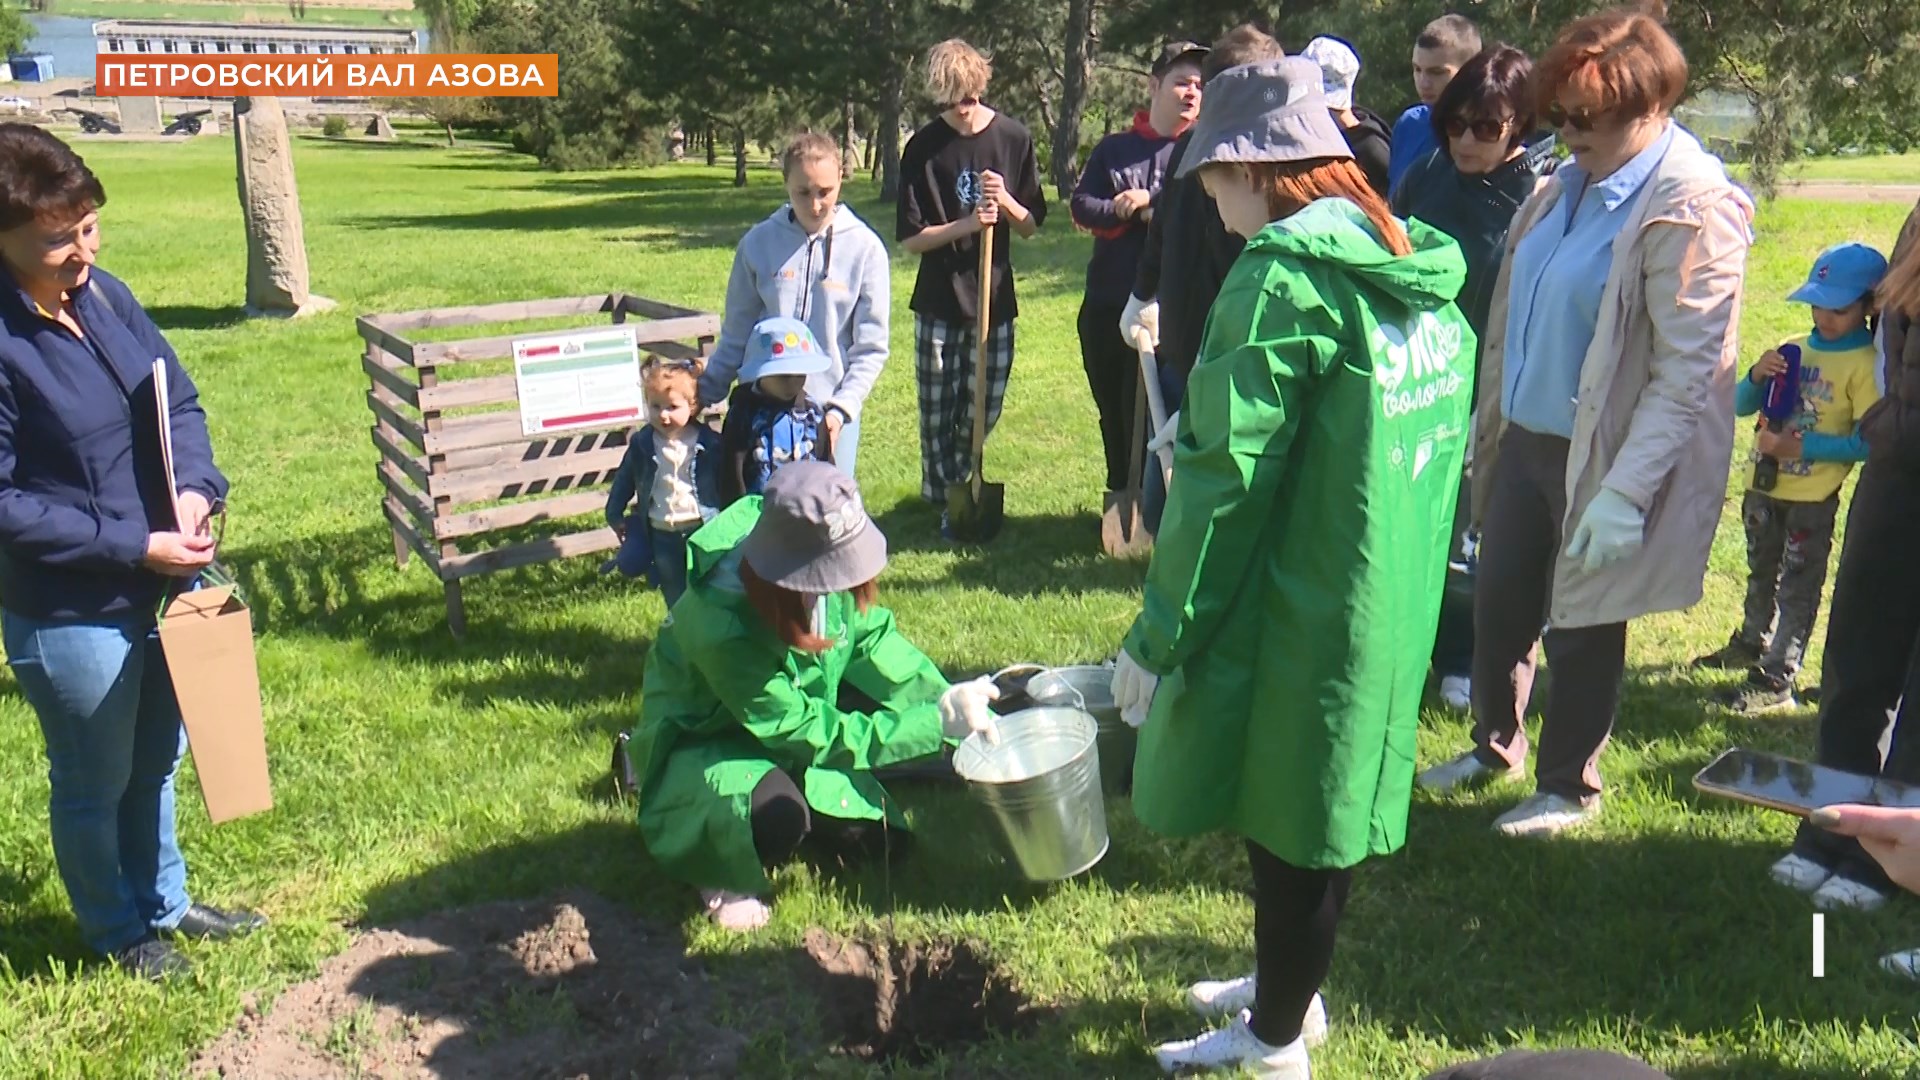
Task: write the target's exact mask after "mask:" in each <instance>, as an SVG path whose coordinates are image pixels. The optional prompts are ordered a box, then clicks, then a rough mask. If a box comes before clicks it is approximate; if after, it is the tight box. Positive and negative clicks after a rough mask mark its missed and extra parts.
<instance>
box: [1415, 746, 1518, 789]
mask: <svg viewBox="0 0 1920 1080" xmlns="http://www.w3.org/2000/svg"><path fill="white" fill-rule="evenodd" d="M1526 774H1527V773H1526V767H1525V766H1523V765H1516V766H1514V767H1513V768H1511V769H1502V768H1499V767H1498V766H1494V765H1489V764H1487V763H1486V762H1484V761H1481V760H1480V758H1479V757H1478V756H1476V755H1475V754H1474V752H1473V751H1471V750H1469V751H1467V752H1466V753H1464V754H1461V755H1460V756H1459V757H1456V758H1453V759H1451V760H1448V761H1443V762H1441V763H1440V764H1438V765H1435V766H1434V767H1432V768H1430V769H1428V770H1426V771H1425V772H1423V773H1421V774H1420V775H1419V776H1416V777H1414V779H1413V782H1414V783H1416V784H1418V785H1420V787H1421V788H1422V789H1424V790H1426V791H1431V792H1434V793H1435V794H1439V795H1445V794H1446V793H1447V792H1450V791H1454V790H1459V789H1465V788H1475V787H1479V786H1480V785H1482V784H1486V783H1490V782H1492V781H1494V780H1519V779H1521V778H1522V777H1524V776H1526Z"/></svg>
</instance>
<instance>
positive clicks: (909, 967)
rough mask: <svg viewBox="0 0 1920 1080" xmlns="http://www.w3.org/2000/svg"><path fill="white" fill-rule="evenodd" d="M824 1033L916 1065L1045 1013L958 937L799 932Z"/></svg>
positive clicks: (860, 1053)
mask: <svg viewBox="0 0 1920 1080" xmlns="http://www.w3.org/2000/svg"><path fill="white" fill-rule="evenodd" d="M805 946H806V951H807V956H808V958H809V959H811V960H812V961H813V964H814V967H815V969H816V972H817V975H818V978H819V983H820V995H819V998H820V1002H821V1009H822V1012H823V1014H824V1017H823V1018H824V1020H825V1022H826V1024H827V1031H828V1034H829V1036H830V1037H831V1038H833V1039H834V1040H835V1041H836V1042H837V1043H838V1044H839V1046H840V1049H841V1050H842V1052H844V1053H847V1054H849V1055H851V1056H853V1057H855V1058H858V1059H860V1060H861V1061H869V1062H873V1063H875V1064H881V1065H885V1064H892V1063H895V1062H898V1063H900V1064H904V1065H919V1064H923V1063H925V1062H927V1061H930V1060H932V1059H933V1058H934V1057H935V1056H936V1055H938V1054H940V1053H943V1052H944V1053H958V1052H960V1051H961V1050H964V1049H965V1048H966V1047H968V1046H971V1045H973V1044H974V1043H978V1042H984V1041H986V1039H987V1038H989V1037H990V1036H993V1035H1008V1036H1017V1035H1023V1034H1025V1033H1027V1032H1029V1031H1031V1030H1033V1028H1034V1027H1035V1026H1036V1025H1037V1024H1038V1023H1039V1021H1040V1018H1041V1017H1042V1016H1043V1015H1044V1013H1045V1010H1042V1009H1039V1008H1036V1007H1035V1006H1033V1005H1032V1004H1031V1003H1029V1002H1028V1000H1027V997H1026V995H1025V994H1023V993H1021V992H1020V991H1019V990H1017V989H1015V988H1014V986H1013V984H1012V982H1011V981H1010V980H1009V979H1008V978H1007V976H1006V975H1005V974H1004V973H1002V972H1001V971H1000V970H999V969H998V968H995V967H994V966H993V965H992V964H990V963H988V962H987V961H986V960H985V959H983V958H982V957H981V956H980V954H979V953H977V952H975V951H974V950H973V948H972V947H971V946H969V945H967V944H966V943H964V942H947V941H932V942H927V943H918V942H888V941H880V940H875V941H864V940H860V939H857V938H842V937H837V936H835V935H832V934H829V933H827V932H826V931H824V930H820V929H817V928H816V929H812V930H809V931H807V934H806V939H805Z"/></svg>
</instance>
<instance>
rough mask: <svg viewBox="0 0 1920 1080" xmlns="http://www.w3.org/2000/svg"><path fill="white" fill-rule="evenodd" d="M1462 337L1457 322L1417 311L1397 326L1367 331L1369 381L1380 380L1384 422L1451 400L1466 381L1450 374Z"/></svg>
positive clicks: (1383, 325)
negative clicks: (1369, 334) (1369, 333)
mask: <svg viewBox="0 0 1920 1080" xmlns="http://www.w3.org/2000/svg"><path fill="white" fill-rule="evenodd" d="M1464 341H1465V337H1464V335H1463V334H1462V333H1461V329H1460V324H1459V323H1458V322H1449V321H1447V320H1445V319H1442V318H1440V317H1439V316H1438V315H1436V314H1434V313H1433V312H1431V311H1423V312H1421V313H1420V314H1418V315H1416V316H1414V318H1413V319H1412V321H1410V322H1408V323H1406V324H1405V325H1402V326H1394V325H1391V324H1388V323H1381V324H1380V325H1378V326H1376V327H1374V329H1373V341H1372V345H1373V359H1374V366H1373V372H1374V378H1376V379H1378V380H1379V382H1380V388H1381V390H1383V391H1384V392H1385V393H1384V394H1383V395H1382V400H1381V406H1382V408H1384V409H1385V411H1386V414H1387V419H1389V420H1392V419H1394V418H1396V417H1401V416H1406V415H1408V414H1410V413H1416V412H1419V411H1421V410H1422V409H1427V408H1431V407H1432V406H1434V405H1435V404H1437V403H1439V402H1441V401H1444V400H1446V399H1448V398H1451V397H1452V396H1453V395H1454V394H1457V393H1459V392H1460V390H1461V389H1462V388H1464V387H1465V386H1466V385H1467V380H1466V379H1465V378H1463V377H1461V375H1460V374H1459V373H1458V372H1455V371H1453V370H1451V368H1452V365H1453V361H1454V360H1455V359H1457V358H1458V357H1459V355H1460V347H1461V345H1462V344H1463V343H1464Z"/></svg>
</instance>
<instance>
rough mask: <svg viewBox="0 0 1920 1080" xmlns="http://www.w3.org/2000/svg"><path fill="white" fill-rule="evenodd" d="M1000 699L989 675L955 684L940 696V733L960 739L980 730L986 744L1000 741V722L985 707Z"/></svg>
mask: <svg viewBox="0 0 1920 1080" xmlns="http://www.w3.org/2000/svg"><path fill="white" fill-rule="evenodd" d="M999 700H1000V688H999V687H997V686H995V685H993V679H992V677H991V676H985V675H983V676H981V677H980V678H978V679H975V680H973V681H972V682H963V683H958V684H956V685H954V686H950V687H948V688H947V692H946V693H944V694H941V695H940V732H941V734H943V735H945V736H946V737H947V738H949V739H964V738H966V737H967V736H968V735H971V734H973V733H974V732H976V731H978V732H983V733H984V734H985V735H986V739H987V741H988V742H990V743H997V742H999V741H1000V725H999V724H998V723H996V722H995V718H994V715H993V710H992V709H991V708H989V707H988V706H990V705H992V704H993V703H994V702H996V701H999Z"/></svg>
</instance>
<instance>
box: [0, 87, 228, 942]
mask: <svg viewBox="0 0 1920 1080" xmlns="http://www.w3.org/2000/svg"><path fill="white" fill-rule="evenodd" d="M106 201H107V194H106V191H105V189H104V188H102V187H101V185H100V181H99V179H98V178H97V177H95V176H94V175H93V172H92V170H90V169H88V168H87V165H86V163H85V162H84V161H82V160H81V159H80V157H79V155H77V154H75V153H74V152H73V150H72V148H70V147H68V146H67V145H66V144H65V143H63V142H61V141H60V140H59V139H56V138H54V137H53V136H52V135H49V134H47V133H46V132H45V131H42V130H41V129H39V128H37V127H34V126H32V125H30V124H0V606H3V607H4V613H0V628H4V637H5V644H6V652H7V663H8V665H9V666H11V667H12V668H13V674H14V678H15V680H16V681H17V682H18V683H19V686H20V693H21V696H23V697H25V698H26V699H27V703H28V704H29V705H31V706H32V707H33V711H34V713H35V714H36V715H37V716H38V717H39V720H40V730H41V732H42V734H43V735H44V736H45V738H46V747H47V766H48V768H47V773H48V776H49V778H50V782H51V787H52V792H51V797H50V799H49V801H48V816H49V818H50V823H51V827H52V833H53V855H54V861H55V862H56V863H57V864H58V865H59V868H60V880H61V882H62V883H63V884H64V885H65V886H66V890H67V898H68V900H69V901H70V902H71V903H72V904H73V913H74V917H75V918H76V919H77V920H78V921H79V923H80V933H81V935H82V936H83V937H84V938H85V939H86V942H87V944H88V945H89V946H91V947H92V948H93V949H94V950H95V951H97V952H99V953H100V954H101V955H103V956H108V957H111V958H112V959H113V960H114V961H115V962H116V963H118V964H119V965H121V966H122V967H123V968H125V969H127V970H129V971H131V972H133V973H134V974H136V975H140V976H144V977H147V978H153V979H159V978H164V977H168V976H173V975H178V974H181V973H183V972H185V971H186V970H187V967H188V965H187V961H186V959H185V958H184V957H183V956H181V955H180V954H179V953H177V952H175V951H174V950H173V947H172V946H171V945H170V944H168V942H167V941H166V940H165V939H167V938H174V937H193V938H224V937H230V936H232V935H234V934H239V933H245V932H247V931H249V930H252V929H255V928H257V927H259V926H261V925H262V924H263V923H264V922H265V920H263V919H261V918H260V917H259V916H257V915H251V914H247V913H244V912H241V913H229V912H223V911H216V910H214V909H213V908H209V907H202V906H201V905H199V904H196V903H193V902H192V900H191V899H189V897H188V895H187V867H186V861H185V859H184V858H182V856H181V854H180V844H179V842H178V841H177V840H176V838H175V836H174V821H173V800H174V794H173V777H174V771H175V769H176V768H177V767H178V765H179V764H180V751H181V749H182V747H183V745H184V741H185V740H184V735H183V733H182V730H181V721H180V706H179V704H178V703H177V701H176V700H175V698H174V692H173V681H172V679H171V678H170V677H169V676H168V674H167V665H166V660H165V659H164V658H163V657H162V655H161V652H160V639H159V634H158V632H157V630H156V622H157V614H156V613H157V611H158V609H159V607H160V604H161V602H162V600H163V599H164V598H165V597H166V596H167V594H168V593H169V592H170V591H172V590H174V589H179V588H184V587H186V586H187V583H188V582H189V581H190V580H192V579H193V578H195V577H197V576H198V575H199V574H200V572H201V571H202V570H205V569H206V568H207V567H208V565H209V564H211V563H212V561H213V555H214V549H215V547H216V545H217V540H216V538H215V536H214V535H213V529H212V528H211V527H210V520H211V519H213V518H214V517H216V516H217V513H218V511H217V510H216V508H217V507H218V506H219V505H220V503H221V500H222V499H223V498H224V497H225V495H226V492H227V481H226V478H225V477H223V476H221V475H220V470H219V469H217V468H215V467H214V463H213V448H212V445H211V444H210V442H209V441H208V438H207V418H206V414H205V413H204V412H202V411H201V408H200V399H199V395H198V393H197V392H196V391H195V389H194V386H193V380H192V379H190V378H188V377H187V373H186V371H185V370H184V369H183V368H182V367H181V366H180V361H179V360H178V359H177V358H176V357H175V356H174V354H173V349H172V348H170V347H169V346H168V345H167V342H166V339H165V338H163V337H161V336H160V330H159V328H157V327H155V326H154V324H153V320H152V319H149V318H148V317H147V313H146V312H145V311H143V310H142V309H141V307H140V304H139V303H138V302H137V301H136V300H134V298H133V294H132V293H131V292H130V291H129V290H128V289H127V287H126V285H124V284H122V283H121V282H120V281H119V279H117V278H114V277H112V276H110V275H108V274H107V273H105V272H104V271H102V270H100V269H98V268H97V267H96V266H95V265H94V263H95V261H96V259H97V258H98V257H99V254H100V209H101V207H102V206H104V205H105V204H106ZM156 357H158V358H159V360H160V362H161V364H162V366H161V371H162V372H164V377H165V378H166V380H167V398H168V401H169V403H170V410H169V413H168V423H169V425H170V427H171V430H172V433H173V466H174V475H173V477H172V478H171V480H172V484H170V483H169V477H168V476H167V472H166V469H165V467H164V466H163V465H162V464H161V449H160V448H161V442H160V429H159V422H158V418H157V416H156V413H155V410H156V409H157V408H158V405H157V400H156V393H155V388H154V385H153V380H154V365H155V358H156ZM170 486H171V487H173V488H174V489H173V490H169V487H170ZM176 508H177V509H178V517H176V516H175V510H176Z"/></svg>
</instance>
